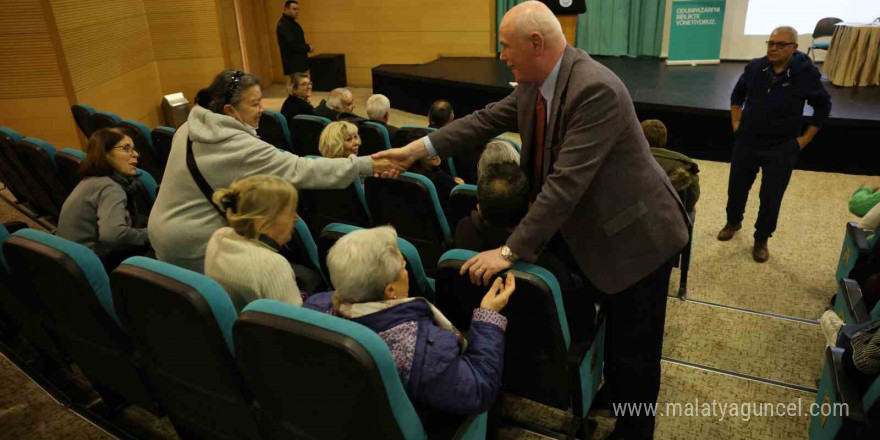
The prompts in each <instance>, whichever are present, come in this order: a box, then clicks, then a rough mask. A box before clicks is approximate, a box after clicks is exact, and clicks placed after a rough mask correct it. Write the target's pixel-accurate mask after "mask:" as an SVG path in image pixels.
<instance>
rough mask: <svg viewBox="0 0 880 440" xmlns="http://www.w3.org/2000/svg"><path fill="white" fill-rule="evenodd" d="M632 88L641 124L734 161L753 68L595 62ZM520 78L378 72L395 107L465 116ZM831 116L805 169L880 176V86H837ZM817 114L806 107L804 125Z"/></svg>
mask: <svg viewBox="0 0 880 440" xmlns="http://www.w3.org/2000/svg"><path fill="white" fill-rule="evenodd" d="M595 58H596V60H597V61H599V62H600V63H602V64H604V65H605V66H607V67H608V68H609V69H611V70H612V71H613V72H614V73H615V74H617V76H618V77H620V79H621V80H622V81H623V82H624V84H626V87H627V89H628V90H629V93H630V96H631V97H632V99H633V104H634V106H635V108H636V111H637V113H638V114H639V118H640V119H649V118H657V119H661V120H663V121H664V122H665V123H666V124H667V126H668V128H669V131H670V146H671V147H673V148H675V149H678V150H680V151H683V152H685V153H687V154H691V155H692V156H694V157H698V158H703V159H709V160H729V159H730V147H731V145H732V140H733V135H732V132H731V129H730V92H731V91H732V90H733V86H734V84H735V83H736V81H737V79H738V78H739V76H740V74H741V73H742V71H743V68H744V67H745V65H746V62H744V61H725V62H722V63H721V64H718V65H709V66H696V67H694V66H667V65H666V64H665V63H664V62H663V60H661V59H659V58H653V57H637V58H630V57H595ZM513 80H514V78H513V75H512V74H511V73H510V70H509V69H508V68H507V66H506V65H505V64H504V63H503V62H502V61H500V60H499V59H498V58H440V59H438V60H436V61H433V62H430V63H427V64H420V65H391V64H383V65H380V66H377V67H374V68H373V91H374V93H381V94H384V95H386V96H388V98H389V99H390V100H391V105H392V107H394V108H397V109H400V110H404V111H407V112H411V113H416V114H422V115H425V114H427V111H428V108H429V106H430V105H431V103H432V102H434V101H436V100H437V99H441V98H444V99H448V100H450V102H452V104H453V106H454V108H455V114H456V117H461V116H464V115H466V114H469V113H471V112H473V111H474V110H477V109H480V108H483V107H485V106H486V104H488V103H491V102H495V101H498V100H500V99H502V98H504V97H505V96H507V95H508V94H510V92H511V91H512V90H513V86H511V85H510V82H511V81H513ZM824 83H825V88H826V89H827V90H828V92H829V94H830V95H831V100H832V111H831V116H830V117H829V119H828V121H827V122H826V124H825V127H823V129H822V131H820V133H819V135H818V136H817V137H816V139H815V140H814V142H813V143H812V144H810V145H808V146H807V148H805V149H804V152H803V153H802V154H801V157H800V159H799V161H798V168H802V169H812V170H821V171H835V172H847V173H854V174H880V161H877V160H876V159H875V157H876V153H877V151H878V149H880V87H860V88H859V87H837V86H835V85H833V84H831V83H830V82H827V81H824ZM810 115H812V108H810V107H809V106H805V108H804V121H805V122H806V121H807V120H808V117H809V116H810Z"/></svg>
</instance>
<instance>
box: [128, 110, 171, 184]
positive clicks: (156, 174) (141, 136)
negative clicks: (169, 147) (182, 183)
mask: <svg viewBox="0 0 880 440" xmlns="http://www.w3.org/2000/svg"><path fill="white" fill-rule="evenodd" d="M117 125H118V126H119V127H120V128H123V129H125V130H126V131H127V132H128V133H129V136H131V140H132V141H133V142H134V147H135V149H136V150H137V152H138V167H139V168H143V169H145V170H147V172H148V173H150V175H152V176H153V178H154V179H156V181H157V182H159V183H160V184H161V183H162V176H163V175H164V174H165V163H166V159H164V158H163V157H162V155H161V154H159V153H158V152H157V151H156V148H155V147H153V139H152V135H151V134H150V129H149V128H147V126H146V125H144V124H142V123H140V122H138V121H132V120H131V119H124V120H122V121H121V122H119V124H117Z"/></svg>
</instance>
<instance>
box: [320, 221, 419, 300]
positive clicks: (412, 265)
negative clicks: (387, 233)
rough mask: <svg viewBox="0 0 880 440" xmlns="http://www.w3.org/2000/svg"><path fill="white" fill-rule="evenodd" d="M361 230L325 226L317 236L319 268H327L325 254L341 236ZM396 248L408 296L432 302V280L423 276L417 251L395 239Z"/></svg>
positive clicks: (401, 239)
mask: <svg viewBox="0 0 880 440" xmlns="http://www.w3.org/2000/svg"><path fill="white" fill-rule="evenodd" d="M358 229H362V228H360V227H357V226H353V225H345V224H342V223H331V224H329V225H327V226H326V227H325V228H324V230H323V231H321V234H320V235H319V236H318V255H319V258H320V261H321V266H322V267H324V268H325V269H326V268H327V252H329V251H330V248H331V247H333V245H334V244H336V242H337V241H338V240H339V239H340V238H342V236H343V235H345V234H348V233H349V232H351V231H356V230H358ZM397 247H398V248H399V249H400V253H401V254H403V258H404V259H406V272H407V275H408V276H409V292H410V293H409V295H410V296H421V297H424V298H427V299H428V300H429V301H431V302H434V280H433V279H431V278H428V276H427V275H426V274H425V268H424V266H422V259H421V257H420V256H419V251H418V250H416V247H415V246H413V245H412V243H410V242H408V241H406V239H403V238H400V237H397ZM327 279H330V273H329V271H328V273H327Z"/></svg>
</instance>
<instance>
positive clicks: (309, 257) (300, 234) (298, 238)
mask: <svg viewBox="0 0 880 440" xmlns="http://www.w3.org/2000/svg"><path fill="white" fill-rule="evenodd" d="M293 227H294V234H293V236H292V237H291V239H290V242H288V243H287V244H286V245H284V246H282V247H281V249H280V251H279V253H280V254H281V255H282V256H284V258H287V260H288V261H290V262H291V263H294V264H298V265H300V266H305V267H307V268H309V269H311V270H313V271H314V275H315V277H314V278H318V279H319V280H318V279H310V278H305V277H302V275H303V274H299V273H297V274H296V276H297V286H298V287H299V288H300V290H304V291H306V292H308V293H317V292H325V291H326V290H327V289H328V288H329V287H330V282H329V279H328V278H327V277H326V276H325V272H324V269H323V268H322V266H321V261H320V259H319V258H318V246H317V245H316V244H315V239H314V236H313V235H312V233H311V232H310V230H309V226H308V224H307V223H306V222H305V221H304V220H303V219H301V218H300V219H297V220H296V223H294V226H293ZM301 281H302V282H301ZM305 282H309V283H308V284H310V285H307V284H304V283H305Z"/></svg>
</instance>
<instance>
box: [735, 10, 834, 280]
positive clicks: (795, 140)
mask: <svg viewBox="0 0 880 440" xmlns="http://www.w3.org/2000/svg"><path fill="white" fill-rule="evenodd" d="M797 47H798V45H797V31H796V30H794V29H793V28H791V27H788V26H782V27H778V28H776V29H775V30H773V33H772V34H771V35H770V40H769V41H767V56H764V57H761V58H755V59H753V60H752V61H751V62H749V64H748V65H747V66H746V68H745V72H743V74H742V76H740V78H739V81H737V83H736V87H734V89H733V93H731V95H730V118H731V122H732V123H733V131H734V137H735V139H736V140H735V142H734V145H733V156H732V158H731V160H730V180H729V181H728V184H727V185H728V186H727V224H726V225H724V228H722V229H721V231H720V232H718V239H719V240H721V241H727V240H730V239H731V238H733V236H734V234H735V233H736V231H738V230H739V229H740V228H741V227H742V220H743V213H744V212H745V209H746V201H748V198H749V190H750V189H751V188H752V184H753V183H754V182H755V177H756V176H757V174H758V169H759V168H760V169H761V170H762V177H761V192H760V199H761V204H760V208H759V210H758V220H757V221H756V222H755V246H754V248H753V249H752V258H754V260H755V261H757V262H759V263H763V262H765V261H767V259H768V258H770V253H769V251H768V249H767V239H769V238H770V237H771V236H772V235H773V231H775V230H776V220H777V218H778V217H779V208H780V206H781V205H782V196H783V195H784V194H785V189H786V188H787V187H788V182H789V180H790V179H791V172H792V170H793V169H794V164H795V162H796V161H797V157H798V153H800V151H801V149H802V148H804V147H805V146H806V145H807V144H809V143H810V141H811V140H813V136H815V135H816V133H818V132H819V127H821V126H822V123H823V122H825V119H827V118H828V114H829V113H830V112H831V97H830V96H829V95H828V92H827V91H826V90H825V86H823V85H822V82H821V78H822V75H821V74H820V73H819V70H818V69H817V68H816V66H814V65H813V63H812V62H811V61H810V58H809V57H807V56H806V55H805V54H804V53H803V52H800V51H798V50H797ZM804 102H807V103H809V104H810V106H811V107H813V116H812V118H810V121H809V125H808V127H807V129H806V131H804V132H803V133H802V132H801V117H802V116H803V112H804Z"/></svg>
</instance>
